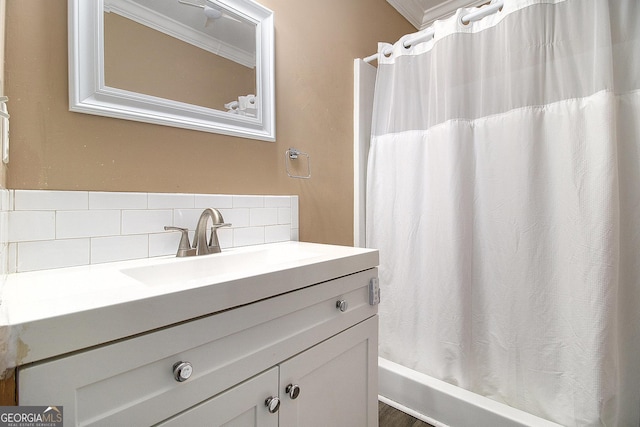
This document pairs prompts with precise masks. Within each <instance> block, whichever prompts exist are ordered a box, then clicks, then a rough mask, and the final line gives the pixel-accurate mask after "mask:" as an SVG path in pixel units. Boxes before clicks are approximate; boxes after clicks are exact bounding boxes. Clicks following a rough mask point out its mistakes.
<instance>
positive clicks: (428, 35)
mask: <svg viewBox="0 0 640 427" xmlns="http://www.w3.org/2000/svg"><path fill="white" fill-rule="evenodd" d="M503 5H504V0H498V1H496V2H494V3H491V4H488V5H485V6H482V7H479V8H478V10H476V11H475V12H470V13H467V14H466V15H464V16H462V19H461V21H462V23H463V24H464V25H467V24H469V23H470V22H473V21H478V20H480V19H482V18H484V17H485V16H489V15H491V14H494V13H496V12H498V11H499V10H501V9H502V6H503ZM434 35H435V30H434V29H433V25H432V26H430V27H428V28H427V29H425V30H423V31H420V32H418V33H416V34H415V35H414V36H413V37H412V36H409V37H407V38H406V39H405V40H404V41H403V42H402V46H403V47H405V48H406V49H409V48H410V47H411V46H413V45H415V44H418V43H422V42H426V41H429V40H431V39H432V38H433V36H434ZM381 53H382V55H385V56H386V55H390V54H391V53H392V50H391V49H385V50H384V51H382V52H381ZM378 55H379V53H374V54H373V55H370V56H367V57H366V58H364V59H363V61H364V62H367V63H370V62H371V61H373V60H374V59H378Z"/></svg>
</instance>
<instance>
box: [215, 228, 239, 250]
mask: <svg viewBox="0 0 640 427" xmlns="http://www.w3.org/2000/svg"><path fill="white" fill-rule="evenodd" d="M218 242H219V243H220V247H221V248H223V249H224V248H233V247H234V246H235V245H234V244H233V230H232V229H231V228H227V227H225V228H218Z"/></svg>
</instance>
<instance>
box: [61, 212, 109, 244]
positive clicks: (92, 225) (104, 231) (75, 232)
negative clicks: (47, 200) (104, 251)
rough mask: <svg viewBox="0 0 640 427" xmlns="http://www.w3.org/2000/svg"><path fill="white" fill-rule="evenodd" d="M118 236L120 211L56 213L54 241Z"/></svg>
mask: <svg viewBox="0 0 640 427" xmlns="http://www.w3.org/2000/svg"><path fill="white" fill-rule="evenodd" d="M118 234H120V211H118V210H85V211H57V212H56V239H70V238H78V237H100V236H115V235H118Z"/></svg>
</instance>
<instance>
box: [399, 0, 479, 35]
mask: <svg viewBox="0 0 640 427" xmlns="http://www.w3.org/2000/svg"><path fill="white" fill-rule="evenodd" d="M387 2H388V3H389V4H390V5H391V6H393V7H394V8H395V9H396V10H397V11H398V12H399V13H400V14H401V15H402V16H404V17H405V19H406V20H407V21H409V22H410V23H411V25H413V26H414V27H416V28H417V29H418V30H424V29H425V28H428V27H429V26H431V24H433V22H434V21H436V20H438V19H443V18H447V17H449V16H451V15H453V14H454V13H455V11H456V10H458V9H459V8H461V7H474V6H479V5H481V4H485V3H487V2H488V0H441V1H440V2H435V5H434V1H433V0H387Z"/></svg>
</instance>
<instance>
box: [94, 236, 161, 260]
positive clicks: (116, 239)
mask: <svg viewBox="0 0 640 427" xmlns="http://www.w3.org/2000/svg"><path fill="white" fill-rule="evenodd" d="M148 257H149V236H148V235H147V234H137V235H131V236H111V237H94V238H92V239H91V264H99V263H103V262H113V261H125V260H128V259H140V258H148Z"/></svg>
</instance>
